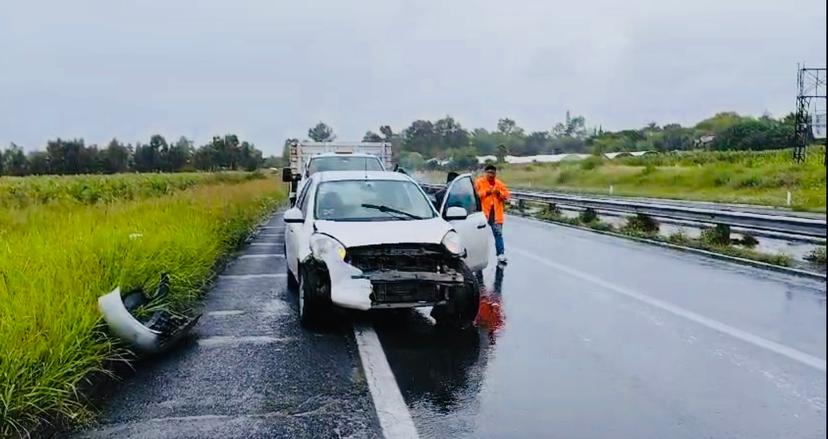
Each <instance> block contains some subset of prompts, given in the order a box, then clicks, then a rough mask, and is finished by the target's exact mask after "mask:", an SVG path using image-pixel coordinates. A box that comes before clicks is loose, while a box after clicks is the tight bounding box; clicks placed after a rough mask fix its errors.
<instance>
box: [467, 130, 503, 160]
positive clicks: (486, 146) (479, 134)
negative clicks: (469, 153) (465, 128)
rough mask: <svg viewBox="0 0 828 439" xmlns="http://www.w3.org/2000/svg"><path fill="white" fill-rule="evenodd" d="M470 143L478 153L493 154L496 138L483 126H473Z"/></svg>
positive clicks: (495, 148) (495, 150) (495, 149)
mask: <svg viewBox="0 0 828 439" xmlns="http://www.w3.org/2000/svg"><path fill="white" fill-rule="evenodd" d="M471 144H472V146H473V147H474V149H475V150H476V151H477V154H478V155H495V153H496V152H497V138H496V136H495V135H494V134H492V133H490V132H488V131H486V129H485V128H475V129H474V131H472V134H471Z"/></svg>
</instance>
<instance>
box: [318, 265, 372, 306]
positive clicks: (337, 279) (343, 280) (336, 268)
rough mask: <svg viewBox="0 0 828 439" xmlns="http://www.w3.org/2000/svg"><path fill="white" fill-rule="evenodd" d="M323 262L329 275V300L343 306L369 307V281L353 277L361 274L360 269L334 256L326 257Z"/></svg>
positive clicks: (370, 288)
mask: <svg viewBox="0 0 828 439" xmlns="http://www.w3.org/2000/svg"><path fill="white" fill-rule="evenodd" d="M324 262H325V265H326V266H327V268H328V274H329V275H330V277H331V302H332V303H333V304H334V305H336V306H341V307H343V308H350V309H357V310H361V311H367V310H369V309H371V292H372V289H373V287H372V286H371V281H370V280H368V279H354V277H358V276H361V275H362V270H360V269H358V268H356V267H354V266H353V265H351V264H348V263H346V262H344V261H342V260H340V259H337V258H336V257H335V256H328V257H326V258H325V261H324Z"/></svg>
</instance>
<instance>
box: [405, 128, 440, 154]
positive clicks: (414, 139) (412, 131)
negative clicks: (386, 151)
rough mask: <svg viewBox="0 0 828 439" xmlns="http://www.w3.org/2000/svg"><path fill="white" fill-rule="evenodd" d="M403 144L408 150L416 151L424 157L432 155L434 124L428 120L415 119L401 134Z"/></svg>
mask: <svg viewBox="0 0 828 439" xmlns="http://www.w3.org/2000/svg"><path fill="white" fill-rule="evenodd" d="M402 140H403V146H404V147H405V149H406V150H408V151H413V152H418V153H420V154H422V155H423V156H424V157H433V156H434V153H435V151H436V150H437V149H436V148H435V147H434V144H435V143H436V135H435V133H434V124H432V123H431V121H428V120H415V121H414V122H412V123H411V126H410V127H408V128H406V129H405V130H404V131H403V134H402Z"/></svg>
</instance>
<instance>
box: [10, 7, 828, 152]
mask: <svg viewBox="0 0 828 439" xmlns="http://www.w3.org/2000/svg"><path fill="white" fill-rule="evenodd" d="M825 40H826V10H825V0H792V1H786V0H693V1H688V0H627V1H623V2H621V1H615V0H582V1H566V2H563V1H541V0H537V1H530V0H512V1H509V2H506V1H503V0H498V1H494V0H481V1H473V0H443V1H438V0H434V1H404V0H371V1H343V0H329V1H312V0H308V1H304V2H303V1H290V2H287V1H275V0H261V1H241V0H240V1H230V0H226V1H218V0H197V1H185V0H163V1H130V2H124V1H112V0H106V1H103V0H100V1H98V0H95V1H84V0H77V1H49V2H45V1H36V0H31V1H13V0H8V1H6V0H2V3H1V4H0V146H1V147H5V146H7V145H8V144H9V142H12V141H13V142H16V143H18V144H20V145H23V146H24V147H25V148H27V149H29V150H31V149H35V148H38V149H39V148H43V147H44V145H45V142H46V140H47V139H50V138H55V137H58V136H60V137H64V138H66V137H82V138H84V139H86V141H87V143H99V144H104V143H106V142H107V141H108V140H109V139H110V138H112V137H113V136H116V137H118V138H119V139H121V140H123V141H125V142H135V141H136V140H141V141H147V140H148V139H149V136H150V135H151V134H153V133H161V134H163V135H164V136H166V137H167V138H168V139H174V138H177V137H178V136H180V135H185V136H187V137H190V138H193V139H195V141H196V143H197V144H200V143H203V142H205V141H207V140H208V139H209V138H210V137H211V136H212V135H213V134H219V133H227V132H233V133H237V134H239V135H240V136H241V137H242V138H245V139H249V140H251V141H253V142H254V143H255V144H256V145H257V146H258V147H259V148H260V149H262V150H264V151H265V153H266V154H267V153H278V152H279V150H280V149H281V145H282V142H283V141H284V139H285V138H287V137H306V133H307V129H308V127H309V126H311V125H313V124H314V123H316V122H317V121H320V120H322V121H325V122H327V123H328V124H329V125H331V126H332V127H333V128H334V130H335V132H336V134H337V135H338V137H339V138H340V139H342V140H352V139H357V140H358V139H360V138H361V136H362V135H363V133H364V132H365V131H366V130H368V129H373V130H375V131H376V130H377V127H378V126H379V125H381V124H390V125H391V126H392V127H393V128H394V130H395V131H398V130H401V129H403V128H405V127H406V126H407V125H408V124H410V122H411V121H413V120H414V119H418V118H427V119H432V120H434V119H437V118H440V117H442V116H444V115H446V114H450V115H452V116H454V117H455V118H456V119H458V120H459V121H460V122H461V123H462V124H463V126H465V127H466V128H474V127H479V126H483V127H486V128H489V129H492V128H494V126H495V124H496V122H497V119H498V118H501V117H511V118H513V119H515V120H516V121H517V122H518V124H519V125H520V126H522V127H524V128H525V129H526V130H529V131H531V130H546V129H550V128H551V127H552V126H553V125H554V124H555V123H556V122H558V121H560V120H561V119H563V117H564V113H565V111H566V110H567V109H569V110H571V111H572V112H573V113H574V114H582V115H584V116H585V117H586V119H587V123H588V125H599V124H600V125H602V126H603V127H604V128H605V129H621V128H630V127H639V126H642V125H643V124H645V123H647V122H649V121H656V122H658V123H660V124H664V123H669V122H679V123H683V124H691V123H694V122H696V121H698V120H700V119H702V118H704V117H707V116H709V115H711V114H713V113H715V112H718V111H724V110H733V111H738V112H740V113H748V114H754V115H760V114H762V113H763V112H765V111H769V112H770V113H772V114H773V115H775V116H778V115H782V114H784V113H787V112H789V111H792V110H793V107H794V103H795V91H796V90H795V88H796V87H795V85H796V83H795V79H796V63H797V62H799V61H804V62H806V63H808V64H812V65H820V66H824V65H825V61H826V43H825Z"/></svg>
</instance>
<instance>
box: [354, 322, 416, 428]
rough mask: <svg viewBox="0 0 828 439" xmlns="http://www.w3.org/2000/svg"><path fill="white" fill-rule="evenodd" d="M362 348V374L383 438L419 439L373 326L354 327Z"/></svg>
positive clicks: (360, 350)
mask: <svg viewBox="0 0 828 439" xmlns="http://www.w3.org/2000/svg"><path fill="white" fill-rule="evenodd" d="M354 336H355V337H356V341H357V345H358V346H359V357H360V358H361V359H362V370H364V371H365V379H366V380H367V381H368V390H370V391H371V399H372V400H373V401H374V408H375V409H376V411H377V418H379V421H380V426H381V427H382V434H383V436H385V438H386V439H416V438H418V437H419V435H418V434H417V428H416V427H415V426H414V420H413V419H411V413H409V412H408V406H406V405H405V400H403V397H402V394H401V393H400V389H399V387H397V380H396V379H394V373H393V372H391V366H389V365H388V360H387V359H386V358H385V352H383V350H382V345H381V344H380V341H379V338H378V337H377V333H376V332H375V331H374V328H372V327H370V326H364V325H359V326H354Z"/></svg>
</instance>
